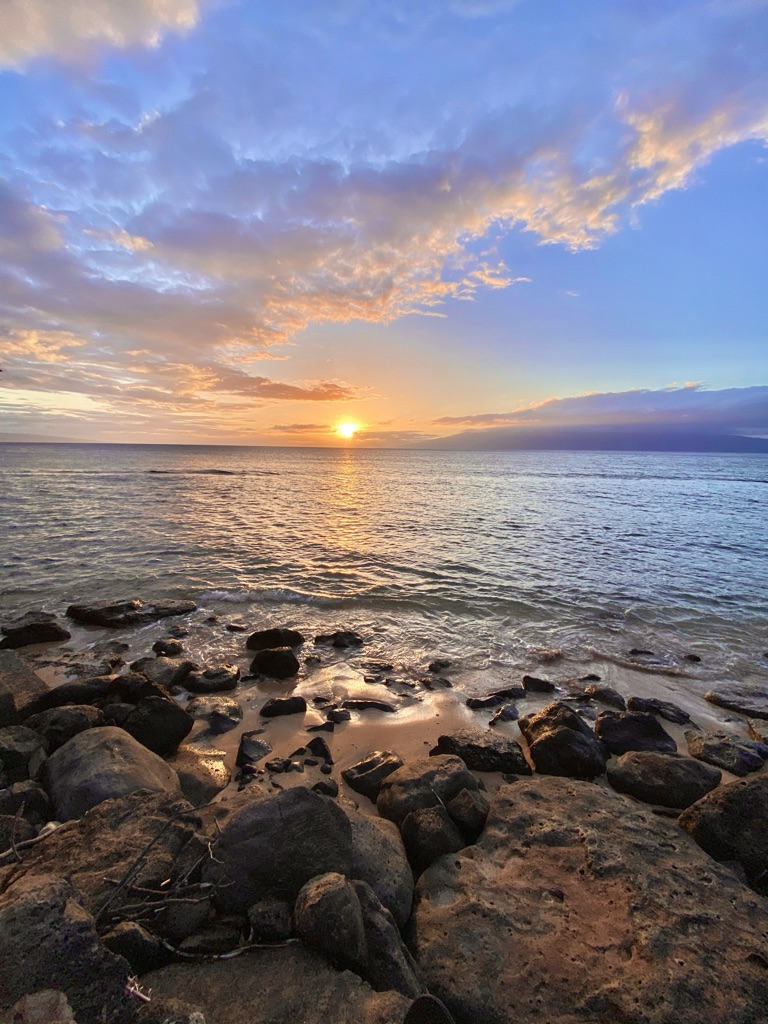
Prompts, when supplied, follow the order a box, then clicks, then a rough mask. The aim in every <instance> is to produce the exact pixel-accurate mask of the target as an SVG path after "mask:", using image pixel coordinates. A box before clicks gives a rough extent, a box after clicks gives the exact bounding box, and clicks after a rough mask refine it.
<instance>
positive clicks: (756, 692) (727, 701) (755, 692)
mask: <svg viewBox="0 0 768 1024" xmlns="http://www.w3.org/2000/svg"><path fill="white" fill-rule="evenodd" d="M704 700H708V701H709V703H710V704H716V705H717V707H719V708H726V709H727V710H728V711H738V712H739V713H740V714H742V715H748V716H749V717H750V718H768V689H766V688H765V687H762V688H757V687H754V686H748V685H746V686H745V685H743V684H741V683H725V684H723V685H722V686H719V687H718V688H717V689H716V690H709V691H708V692H707V693H705V694H704Z"/></svg>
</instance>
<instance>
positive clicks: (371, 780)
mask: <svg viewBox="0 0 768 1024" xmlns="http://www.w3.org/2000/svg"><path fill="white" fill-rule="evenodd" d="M403 764H404V761H403V759H402V758H401V757H399V756H398V755H397V754H396V753H394V751H392V750H373V751H371V753H370V754H366V755H365V757H364V758H363V759H362V760H361V761H358V762H357V764H353V765H350V767H349V768H345V769H344V771H343V772H342V773H341V777H342V779H344V781H345V782H346V784H347V785H348V786H349V787H350V788H351V789H354V790H355V792H356V793H362V795H363V796H367V797H368V799H369V800H373V801H374V803H375V802H376V799H377V797H378V795H379V790H380V789H381V784H382V782H383V781H384V779H386V777H387V776H388V775H391V774H392V772H396V771H397V769H398V768H402V767H403Z"/></svg>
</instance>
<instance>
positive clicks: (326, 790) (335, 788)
mask: <svg viewBox="0 0 768 1024" xmlns="http://www.w3.org/2000/svg"><path fill="white" fill-rule="evenodd" d="M312 792H313V793H319V794H320V796H327V797H331V799H335V798H336V797H337V796H338V795H339V784H338V782H337V781H336V780H335V779H321V780H320V781H319V782H316V783H315V784H314V786H312Z"/></svg>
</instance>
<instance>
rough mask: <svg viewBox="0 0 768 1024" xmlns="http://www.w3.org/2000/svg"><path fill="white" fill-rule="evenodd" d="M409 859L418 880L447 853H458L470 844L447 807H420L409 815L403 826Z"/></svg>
mask: <svg viewBox="0 0 768 1024" xmlns="http://www.w3.org/2000/svg"><path fill="white" fill-rule="evenodd" d="M400 834H401V835H402V837H403V843H404V844H405V850H406V853H407V854H408V860H409V862H410V865H411V867H412V868H413V874H414V877H415V878H418V876H419V875H420V874H422V872H424V871H426V869H427V868H428V867H429V865H430V864H432V863H433V862H434V861H436V860H437V858H438V857H442V856H443V854H445V853H456V852H457V851H458V850H462V849H464V847H465V846H466V845H467V844H466V841H465V839H464V836H463V835H462V834H461V832H459V830H458V828H457V827H456V825H455V824H454V823H453V821H452V820H451V818H450V815H449V814H448V812H447V811H446V809H445V808H444V807H442V806H441V805H439V804H438V805H436V806H435V807H420V808H418V810H415V811H411V812H410V813H409V814H407V815H406V816H405V819H404V820H403V822H402V824H401V825H400Z"/></svg>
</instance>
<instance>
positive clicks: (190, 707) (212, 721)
mask: <svg viewBox="0 0 768 1024" xmlns="http://www.w3.org/2000/svg"><path fill="white" fill-rule="evenodd" d="M186 710H187V714H188V715H191V716H192V718H194V719H196V720H201V721H203V722H207V724H208V728H209V729H210V731H211V732H212V733H215V734H216V735H217V736H219V735H221V734H222V733H225V732H229V731H230V730H231V729H236V728H237V726H238V725H239V724H240V722H242V720H243V707H242V705H241V704H239V703H238V702H237V701H236V700H233V699H232V697H218V696H216V695H215V694H206V695H204V696H201V697H194V698H193V699H192V700H191V701H190V702H189V703H188V704H187V708H186Z"/></svg>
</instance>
